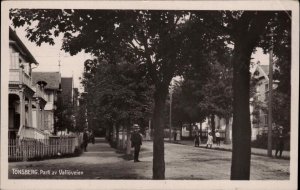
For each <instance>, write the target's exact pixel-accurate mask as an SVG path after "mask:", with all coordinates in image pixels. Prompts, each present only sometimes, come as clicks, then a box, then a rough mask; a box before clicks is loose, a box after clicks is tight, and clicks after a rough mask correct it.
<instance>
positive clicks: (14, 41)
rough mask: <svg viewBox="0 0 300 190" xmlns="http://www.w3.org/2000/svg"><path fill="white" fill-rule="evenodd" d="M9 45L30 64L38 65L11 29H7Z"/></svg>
mask: <svg viewBox="0 0 300 190" xmlns="http://www.w3.org/2000/svg"><path fill="white" fill-rule="evenodd" d="M9 44H11V45H14V46H15V47H16V48H17V49H19V51H20V53H21V54H22V55H23V56H24V57H26V58H27V59H28V61H29V62H30V63H34V64H36V65H38V64H39V63H38V62H37V61H36V60H35V58H34V57H33V55H32V54H31V53H30V51H29V50H28V49H27V47H26V46H25V45H24V43H23V42H22V41H21V39H20V38H19V37H18V35H17V33H16V32H15V31H13V29H12V28H11V27H9Z"/></svg>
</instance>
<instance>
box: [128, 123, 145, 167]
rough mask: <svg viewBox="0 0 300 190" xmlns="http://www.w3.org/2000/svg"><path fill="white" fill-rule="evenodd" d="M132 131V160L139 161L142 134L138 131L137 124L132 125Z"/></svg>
mask: <svg viewBox="0 0 300 190" xmlns="http://www.w3.org/2000/svg"><path fill="white" fill-rule="evenodd" d="M133 130H134V131H133V133H132V135H131V139H130V140H131V147H134V162H140V160H139V154H140V149H141V145H142V136H141V134H140V133H139V125H137V124H134V125H133Z"/></svg>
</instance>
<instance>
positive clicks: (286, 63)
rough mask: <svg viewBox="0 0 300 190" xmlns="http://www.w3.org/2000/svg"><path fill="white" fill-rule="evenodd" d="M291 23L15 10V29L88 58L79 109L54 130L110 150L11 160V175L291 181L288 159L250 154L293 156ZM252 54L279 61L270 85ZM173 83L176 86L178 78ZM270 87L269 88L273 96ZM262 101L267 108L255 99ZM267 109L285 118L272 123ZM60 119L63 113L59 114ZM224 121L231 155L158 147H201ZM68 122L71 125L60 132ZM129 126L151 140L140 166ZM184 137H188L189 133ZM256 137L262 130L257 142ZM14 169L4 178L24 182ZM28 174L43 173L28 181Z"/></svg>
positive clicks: (276, 18)
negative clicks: (177, 140)
mask: <svg viewBox="0 0 300 190" xmlns="http://www.w3.org/2000/svg"><path fill="white" fill-rule="evenodd" d="M290 15H291V11H243V10H241V11H229V10H214V11H205V10H183V11H181V10H113V9H112V10H100V9H99V10H98V9H93V10H85V9H63V10H60V9H11V10H10V19H11V21H12V25H13V26H14V27H24V31H26V37H27V38H28V39H29V40H30V41H32V42H35V43H36V45H37V46H40V45H42V44H43V43H47V44H50V45H53V44H54V39H56V38H57V37H61V38H62V46H61V50H63V51H65V52H66V53H69V54H70V55H71V56H72V55H76V54H77V53H79V52H82V51H84V52H85V53H90V54H91V55H92V56H93V57H94V59H88V60H86V61H85V62H84V63H83V64H84V72H83V76H82V78H81V83H82V86H83V88H84V92H82V93H81V97H80V105H79V107H78V109H77V110H73V111H74V113H73V112H70V113H69V115H70V117H69V118H73V119H74V121H73V120H72V121H71V120H59V121H60V122H58V123H57V125H60V126H59V129H62V130H63V129H64V128H66V129H68V130H70V131H72V130H73V131H74V132H76V133H77V134H80V133H82V132H83V130H84V131H85V133H84V134H85V135H86V136H85V137H87V133H86V131H89V130H90V131H97V130H99V131H101V134H99V136H101V135H102V136H105V140H107V142H104V139H98V142H97V143H96V144H95V145H90V147H89V150H88V152H83V154H82V155H80V156H79V157H75V158H62V159H60V160H50V161H40V162H31V163H11V164H10V168H11V169H12V168H14V167H21V168H27V167H28V168H35V167H36V168H39V169H40V168H45V169H51V170H55V169H57V170H60V169H66V170H70V171H75V170H82V172H83V174H81V175H73V174H72V175H67V176H63V177H65V178H78V179H90V178H91V179H231V180H249V179H288V178H289V171H288V168H289V164H290V163H289V160H285V159H273V158H272V155H271V154H269V158H268V157H263V156H257V155H252V154H251V147H252V146H258V147H259V148H264V147H265V146H268V147H270V148H273V147H274V149H275V148H277V149H280V150H281V151H282V150H283V148H284V144H286V145H288V146H286V145H285V150H288V149H289V145H290V139H289V138H290V137H289V136H290V122H289V119H288V118H290V109H289V105H290V101H291V100H290V91H291V85H290V67H291V16H290ZM258 48H260V49H261V50H262V51H263V53H267V52H272V54H271V56H270V57H271V58H273V57H274V60H275V58H276V61H274V63H273V62H272V63H270V65H271V69H273V67H272V65H273V64H274V69H275V67H276V69H277V74H276V73H275V74H274V82H275V81H276V89H275V87H273V85H270V86H268V85H265V84H264V83H263V82H262V80H264V81H267V80H273V78H272V77H271V78H269V77H270V76H269V73H271V72H268V73H267V74H266V73H264V74H265V75H264V78H261V77H260V78H259V77H258V78H255V76H257V75H258V76H260V75H259V74H257V73H255V72H253V73H252V72H250V70H251V66H253V64H254V63H252V61H251V59H252V58H253V55H254V54H255V52H256V51H257V49H258ZM270 60H271V61H272V60H273V59H270ZM266 64H267V63H266ZM272 72H273V71H272ZM176 78H181V80H180V81H177V82H174V81H175V79H176ZM254 79H255V80H254ZM173 82H174V83H175V84H174V85H173ZM272 82H273V81H271V82H270V83H268V84H273V83H272ZM270 88H272V90H273V88H274V89H275V90H274V91H275V92H274V95H277V96H276V97H274V99H273V97H271V95H272V93H269V92H270V90H269V89H270ZM258 96H259V98H260V99H259V100H260V101H261V102H262V103H259V102H258V101H256V99H255V98H256V97H258ZM272 96H273V95H272ZM284 97H286V98H284ZM257 100H258V99H257ZM271 100H274V101H271ZM255 101H256V102H255ZM274 102H277V103H278V106H277V105H274ZM264 104H266V105H268V106H269V107H268V108H269V110H270V111H269V112H268V111H266V110H267V109H265V107H264V106H263V105H264ZM283 105H287V107H288V109H287V108H285V107H284V106H283ZM255 106H256V107H255ZM272 106H273V107H272ZM253 107H255V108H253ZM252 108H253V110H255V113H256V115H254V111H252ZM168 109H169V110H168ZM272 111H273V112H274V116H278V115H280V116H281V117H280V119H274V122H273V121H272V117H271V116H272V115H271V113H272ZM63 113H67V112H63V110H61V111H60V112H59V114H60V115H61V116H62V115H63ZM72 114H73V115H72ZM268 114H269V117H267V116H268ZM65 115H67V114H65ZM254 116H255V119H256V121H255V122H256V123H255V122H254V119H253V118H254ZM222 119H223V120H224V121H225V122H224V125H222V127H223V129H222V130H223V133H222V134H224V135H223V136H222V138H224V140H225V143H227V144H231V143H232V144H231V149H230V150H231V151H220V150H212V149H211V150H210V149H203V148H196V147H193V146H190V145H189V144H187V145H185V144H183V145H182V144H174V143H170V142H166V141H165V137H166V136H169V137H172V135H173V133H174V131H179V132H178V133H180V135H179V136H180V137H181V138H186V139H188V140H190V141H192V139H198V137H199V136H201V138H203V139H207V137H208V134H210V133H211V135H212V136H210V137H211V138H210V139H213V140H215V139H216V138H217V139H218V140H219V138H221V136H220V134H219V133H218V137H216V135H215V134H216V131H217V129H218V130H221V120H222ZM261 120H263V121H264V122H263V123H262V124H261V125H259V122H260V121H261ZM61 121H64V122H61ZM72 122H74V123H76V124H74V125H71V126H74V128H71V129H69V128H68V127H67V125H64V123H68V124H71V123H72ZM268 122H269V123H268ZM196 123H197V125H196ZM204 123H205V125H206V128H205V130H206V133H207V134H206V136H204V137H203V136H202V124H204ZM134 125H137V126H140V127H141V128H140V129H141V131H140V132H141V133H143V135H144V136H148V140H149V139H151V140H152V141H146V142H144V145H143V146H142V150H141V157H140V159H141V160H142V162H141V163H133V162H132V161H130V160H127V158H128V157H130V143H131V142H130V140H129V139H130V137H131V136H130V135H131V134H132V132H133V128H132V127H133V126H134ZM198 125H199V127H198ZM184 126H189V129H187V128H188V127H184ZM266 126H269V130H268V131H267V132H266V130H265V127H266ZM273 126H274V127H273ZM272 127H273V128H272ZM184 128H185V129H184ZM166 129H168V131H169V133H168V134H166ZM172 130H173V131H172ZM184 130H189V135H188V136H184V135H183V132H184ZM254 130H257V131H258V132H257V133H256V135H255V136H254V137H253V136H252V132H253V131H254ZM150 132H151V134H150ZM141 135H142V134H141ZM198 135H199V136H198ZM78 136H80V135H78ZM125 137H126V138H125ZM138 137H139V136H138ZM266 137H269V139H268V141H267V139H266ZM272 138H274V140H275V141H273V144H271V142H272V141H271V140H272ZM86 139H87V138H86ZM126 139H127V140H126ZM277 139H278V140H277ZM279 139H280V142H279ZM222 140H223V139H222ZM254 140H255V142H254ZM126 141H127V142H126ZM170 141H171V138H170ZM85 142H86V141H85ZM108 143H109V144H108ZM109 145H110V146H111V147H113V148H115V149H112V148H110V147H109ZM271 152H272V151H270V153H271ZM280 156H281V154H280ZM11 169H10V177H12V178H14V177H16V178H18V177H20V178H22V177H23V178H24V177H25V178H26V177H27V176H18V175H12V173H11V172H12V170H11ZM79 172H80V171H79ZM63 173H64V172H63ZM71 173H72V172H71ZM75 173H76V172H75ZM32 177H36V178H43V177H45V175H36V176H32V175H31V176H28V178H32ZM47 177H48V178H61V177H62V175H58V176H56V175H50V176H47Z"/></svg>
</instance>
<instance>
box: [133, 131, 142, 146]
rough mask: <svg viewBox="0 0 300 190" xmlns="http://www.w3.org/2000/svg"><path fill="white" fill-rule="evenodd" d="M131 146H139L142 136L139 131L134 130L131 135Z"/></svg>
mask: <svg viewBox="0 0 300 190" xmlns="http://www.w3.org/2000/svg"><path fill="white" fill-rule="evenodd" d="M130 140H131V146H132V147H134V146H141V145H142V137H141V135H140V133H137V132H134V133H132V135H131V138H130Z"/></svg>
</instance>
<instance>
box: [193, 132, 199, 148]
mask: <svg viewBox="0 0 300 190" xmlns="http://www.w3.org/2000/svg"><path fill="white" fill-rule="evenodd" d="M194 144H195V147H196V146H199V135H198V133H197V132H196V133H195V136H194Z"/></svg>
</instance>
